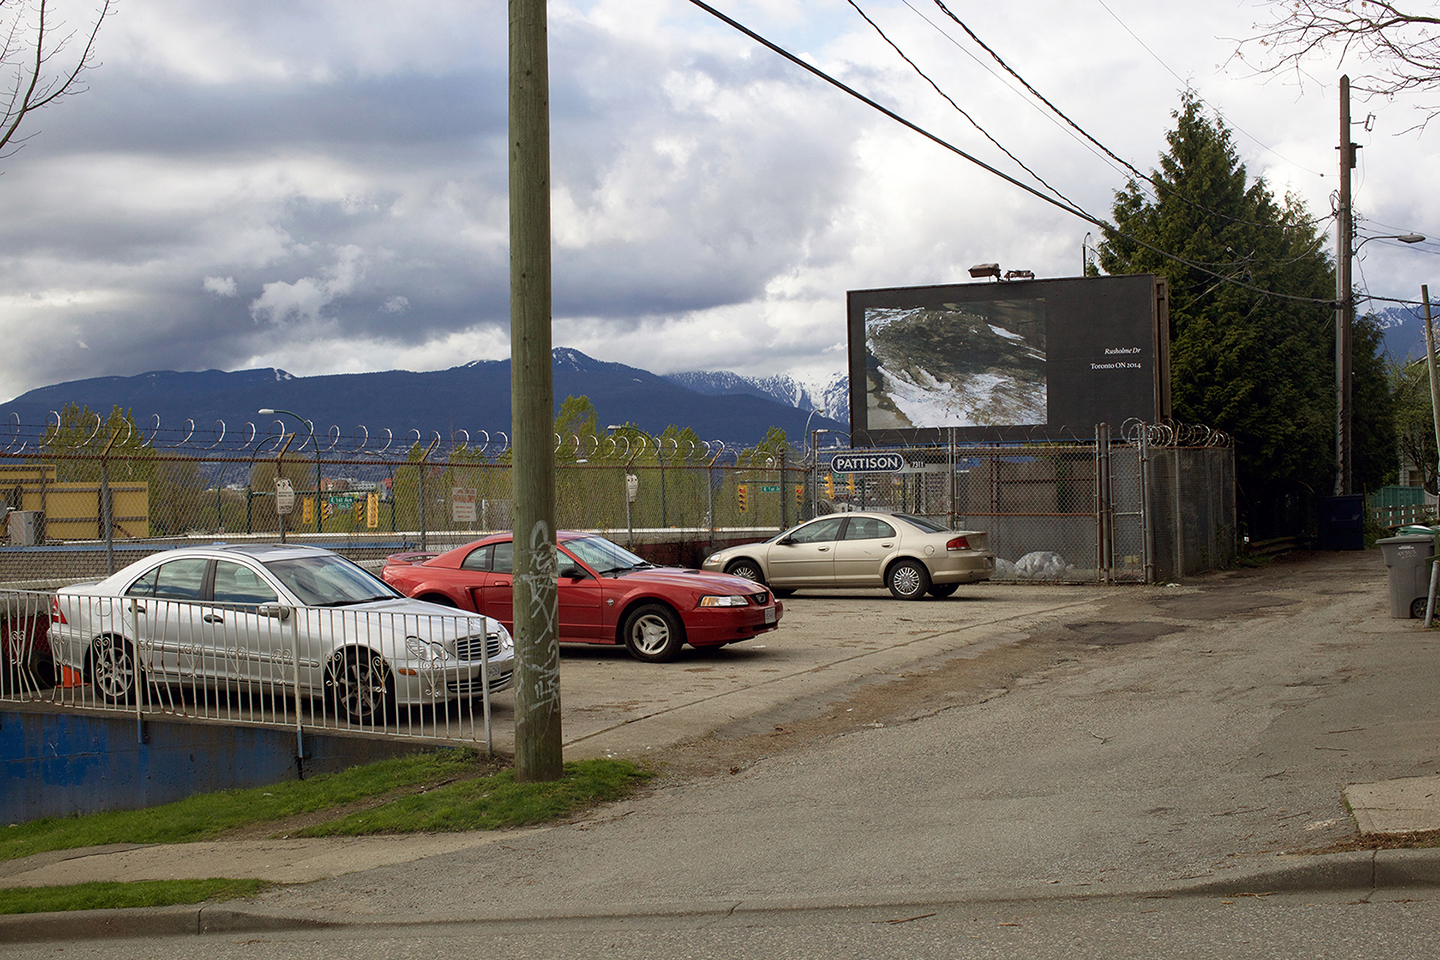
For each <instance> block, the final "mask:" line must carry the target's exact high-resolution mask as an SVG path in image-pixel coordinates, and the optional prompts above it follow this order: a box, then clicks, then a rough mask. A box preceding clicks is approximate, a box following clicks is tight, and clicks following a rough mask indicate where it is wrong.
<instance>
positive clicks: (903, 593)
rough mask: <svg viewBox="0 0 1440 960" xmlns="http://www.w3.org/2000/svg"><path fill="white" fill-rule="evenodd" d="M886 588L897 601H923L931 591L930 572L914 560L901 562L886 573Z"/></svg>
mask: <svg viewBox="0 0 1440 960" xmlns="http://www.w3.org/2000/svg"><path fill="white" fill-rule="evenodd" d="M885 586H887V587H889V588H890V593H891V594H892V595H893V596H894V597H895V598H896V599H897V600H923V599H925V591H926V590H929V589H930V571H928V570H926V569H925V566H924V564H920V563H916V562H915V561H914V560H901V561H899V562H898V563H896V564H895V565H894V566H892V567H891V568H890V569H889V570H888V571H887V572H886V573H885Z"/></svg>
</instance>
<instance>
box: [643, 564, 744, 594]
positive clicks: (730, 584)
mask: <svg viewBox="0 0 1440 960" xmlns="http://www.w3.org/2000/svg"><path fill="white" fill-rule="evenodd" d="M615 579H617V580H620V581H622V582H624V583H627V584H642V583H648V584H655V585H657V586H667V587H686V588H689V589H692V590H703V591H706V592H713V593H720V594H732V593H740V594H751V593H759V592H760V591H762V590H768V589H769V588H768V587H766V586H765V585H764V584H761V583H756V582H755V581H754V580H746V579H745V578H744V577H732V576H730V574H728V573H711V572H710V571H708V570H691V569H688V568H686V567H643V568H641V569H639V570H635V571H632V572H630V573H622V574H620V575H619V576H618V577H616V578H615Z"/></svg>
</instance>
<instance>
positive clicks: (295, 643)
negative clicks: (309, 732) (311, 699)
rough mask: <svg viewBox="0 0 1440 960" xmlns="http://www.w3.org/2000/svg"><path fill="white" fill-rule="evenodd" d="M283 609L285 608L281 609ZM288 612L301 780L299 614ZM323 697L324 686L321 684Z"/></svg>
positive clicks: (302, 735)
mask: <svg viewBox="0 0 1440 960" xmlns="http://www.w3.org/2000/svg"><path fill="white" fill-rule="evenodd" d="M281 609H285V608H281ZM289 610H290V617H289V620H290V663H291V665H292V667H293V669H294V675H293V676H292V677H291V678H290V679H291V684H290V689H291V691H292V692H293V693H294V695H295V770H296V773H297V775H298V776H299V778H300V779H301V780H304V779H305V724H304V722H303V720H302V718H301V715H300V612H299V611H298V610H296V609H294V608H293V607H291V608H289ZM320 689H321V693H320V695H321V696H322V697H323V696H324V695H325V693H324V689H325V687H324V684H323V683H322V684H321V687H320Z"/></svg>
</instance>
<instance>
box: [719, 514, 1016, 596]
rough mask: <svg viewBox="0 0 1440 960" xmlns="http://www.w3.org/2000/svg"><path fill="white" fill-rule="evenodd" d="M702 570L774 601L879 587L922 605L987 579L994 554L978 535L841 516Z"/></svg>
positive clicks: (728, 555) (902, 519)
mask: <svg viewBox="0 0 1440 960" xmlns="http://www.w3.org/2000/svg"><path fill="white" fill-rule="evenodd" d="M703 566H704V568H705V569H706V570H718V571H722V572H724V573H730V574H735V575H738V576H742V577H748V578H749V579H751V580H757V581H759V582H761V583H766V584H769V586H770V589H771V590H773V591H774V592H775V593H777V594H779V593H783V592H789V591H792V590H796V589H799V588H802V587H880V586H884V587H888V588H889V589H890V593H891V594H893V595H894V596H895V597H897V598H899V599H901V600H920V599H922V598H924V596H925V595H926V594H927V593H928V594H929V595H930V596H932V597H948V596H950V595H951V594H953V593H954V592H955V591H956V590H957V589H959V587H960V585H961V584H963V583H975V582H977V581H981V580H988V579H990V575H991V574H993V573H994V572H995V554H993V553H991V552H990V550H989V549H988V537H987V536H986V535H985V534H984V533H983V532H981V531H979V530H950V529H947V528H946V527H944V526H941V525H940V524H938V523H935V522H934V521H933V520H928V519H926V518H925V517H915V516H910V515H909V514H904V513H839V514H834V515H831V516H828V517H820V518H818V519H815V520H810V521H808V522H806V523H802V524H800V525H799V526H798V527H792V528H791V529H789V530H786V531H785V532H784V533H780V534H776V535H775V536H773V537H771V538H770V539H769V540H765V541H763V542H761V543H747V544H742V545H740V546H738V547H727V548H725V549H724V550H720V551H717V552H716V553H714V554H712V555H711V556H710V557H709V558H707V559H706V561H705V563H704V564H703Z"/></svg>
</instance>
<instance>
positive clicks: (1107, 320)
mask: <svg viewBox="0 0 1440 960" xmlns="http://www.w3.org/2000/svg"><path fill="white" fill-rule="evenodd" d="M848 304H849V334H850V431H851V444H852V445H854V446H863V445H870V446H881V445H887V444H897V443H923V442H933V441H939V440H943V439H946V438H947V437H948V436H949V435H950V431H951V430H954V432H955V436H956V437H957V438H958V439H961V440H966V441H994V440H1042V439H1045V440H1058V439H1069V438H1087V437H1093V436H1094V435H1095V425H1096V424H1098V423H1102V422H1103V423H1108V424H1110V426H1111V428H1112V430H1118V429H1119V428H1120V426H1121V425H1122V424H1123V423H1124V422H1125V421H1126V420H1130V419H1140V420H1145V421H1148V422H1152V423H1153V422H1155V421H1157V420H1160V419H1162V418H1164V417H1168V416H1169V415H1170V343H1169V317H1168V310H1167V306H1166V296H1165V280H1164V278H1163V277H1156V276H1154V275H1152V274H1138V275H1134V276H1124V277H1075V278H1071V279H1061V280H1021V281H1001V282H996V283H959V284H947V285H942V286H933V287H891V288H887V289H880V290H852V291H850V293H849V294H848Z"/></svg>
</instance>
